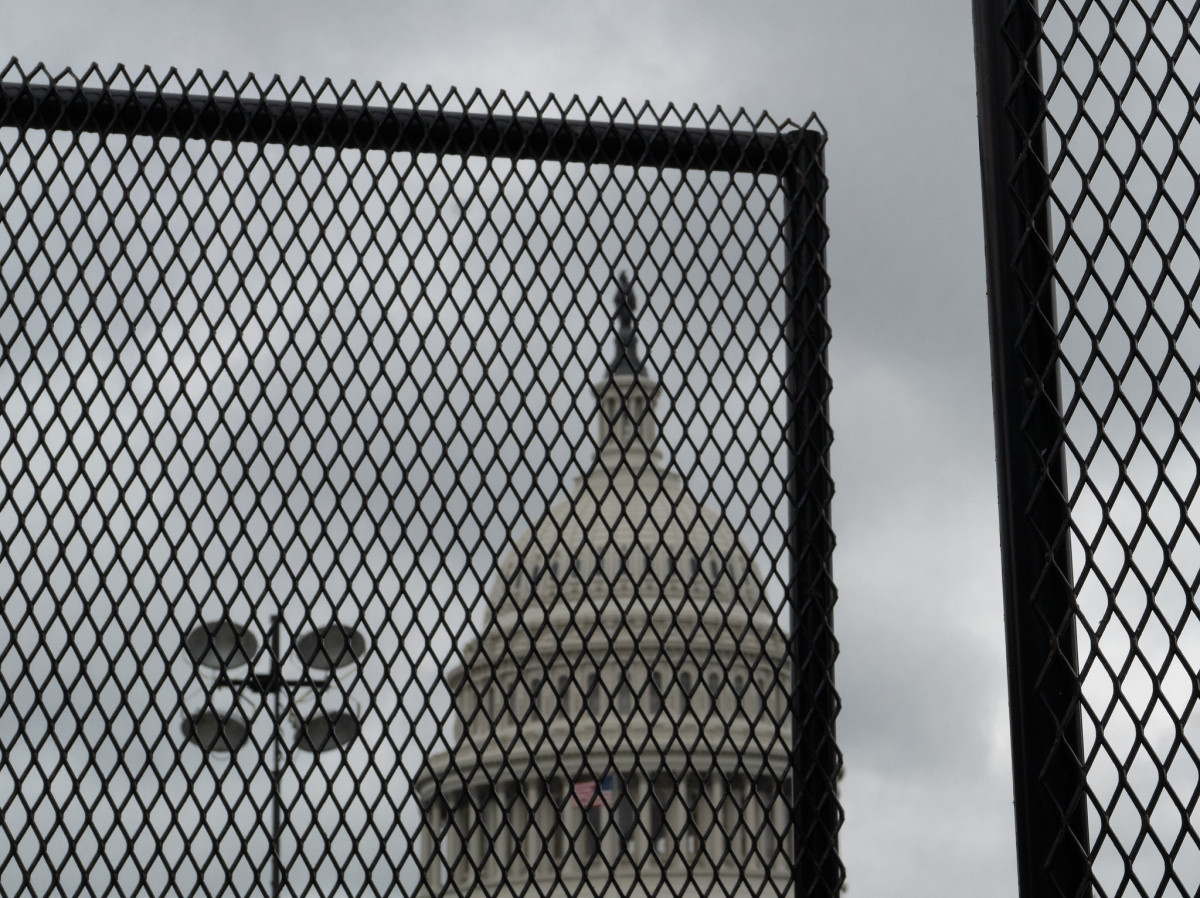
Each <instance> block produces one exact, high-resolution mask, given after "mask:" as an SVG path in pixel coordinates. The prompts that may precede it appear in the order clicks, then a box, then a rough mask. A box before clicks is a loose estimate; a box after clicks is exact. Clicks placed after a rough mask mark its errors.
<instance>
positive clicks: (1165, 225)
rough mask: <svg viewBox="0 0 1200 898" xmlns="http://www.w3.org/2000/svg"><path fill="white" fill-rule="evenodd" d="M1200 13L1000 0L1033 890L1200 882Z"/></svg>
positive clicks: (1011, 539)
mask: <svg viewBox="0 0 1200 898" xmlns="http://www.w3.org/2000/svg"><path fill="white" fill-rule="evenodd" d="M1197 11H1198V8H1197V6H1196V5H1195V4H1191V3H1183V2H1159V3H1143V2H1108V0H1101V2H1080V0H1050V2H1042V3H1034V2H1030V0H1017V2H990V0H981V2H976V4H975V14H976V36H977V51H978V60H979V84H980V110H981V124H982V126H981V134H982V137H983V147H982V155H983V162H984V195H985V205H986V207H987V224H988V254H989V293H990V303H991V308H992V335H993V362H994V372H995V381H994V382H995V384H996V408H997V437H998V446H999V456H1000V480H1001V512H1002V514H1001V518H1002V531H1003V535H1004V538H1003V542H1004V547H1005V575H1006V610H1007V615H1008V630H1009V659H1010V660H1009V665H1010V685H1011V695H1012V721H1013V747H1014V770H1015V779H1016V787H1017V830H1018V849H1019V857H1020V870H1021V881H1022V894H1024V895H1028V896H1033V895H1037V896H1043V895H1044V896H1059V895H1070V896H1076V895H1092V894H1094V895H1104V896H1116V895H1132V894H1138V895H1156V896H1159V895H1180V896H1183V895H1194V894H1195V893H1196V890H1197V888H1198V887H1200V833H1198V830H1197V828H1196V824H1195V809H1196V806H1197V801H1198V800H1200V754H1198V749H1200V731H1198V730H1197V726H1198V725H1200V721H1198V719H1197V697H1198V695H1200V692H1198V688H1200V687H1198V685H1197V683H1198V675H1200V674H1198V663H1200V662H1198V660H1197V659H1198V658H1200V654H1198V649H1200V606H1198V605H1197V588H1198V585H1200V530H1198V529H1197V524H1196V522H1195V519H1194V515H1193V505H1194V502H1195V499H1196V495H1197V489H1198V486H1200V435H1198V434H1197V431H1196V425H1197V407H1196V397H1197V379H1198V377H1200V316H1198V315H1197V310H1196V305H1195V297H1196V295H1197V289H1198V286H1200V244H1198V243H1197V239H1196V237H1195V234H1194V233H1193V232H1194V220H1195V214H1196V211H1195V210H1196V206H1197V200H1198V199H1200V184H1198V180H1197V165H1198V164H1200V145H1198V144H1197V141H1198V140H1200V136H1198V135H1197V121H1196V119H1197V113H1196V84H1197V83H1200V82H1198V81H1197V78H1198V76H1200V42H1198V41H1197V39H1196V35H1195V33H1194V28H1193V23H1194V21H1195V19H1196V14H1197Z"/></svg>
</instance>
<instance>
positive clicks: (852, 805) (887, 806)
mask: <svg viewBox="0 0 1200 898" xmlns="http://www.w3.org/2000/svg"><path fill="white" fill-rule="evenodd" d="M0 21H3V22H4V26H3V28H2V29H0V58H7V57H8V56H10V55H14V56H16V57H18V58H19V59H20V60H21V62H22V63H23V65H24V66H25V67H27V68H28V67H31V66H32V65H33V64H35V63H39V62H40V63H45V64H46V65H47V66H48V67H49V68H50V69H51V70H57V69H60V68H63V67H67V66H71V67H75V68H76V69H80V70H81V69H83V68H84V67H86V65H87V64H88V63H90V62H93V61H94V62H98V63H99V64H100V66H101V68H102V69H108V68H111V67H112V66H114V65H115V64H118V63H123V64H125V65H127V66H129V67H131V68H134V69H136V68H140V67H141V66H143V65H146V64H148V65H150V66H152V67H153V68H154V69H155V70H156V71H159V72H163V71H165V70H166V69H167V68H169V67H172V66H174V67H176V68H178V69H180V70H181V71H182V72H183V73H185V74H187V73H190V72H191V71H193V70H195V69H197V68H201V69H203V70H205V71H206V72H207V73H209V74H210V75H215V74H217V73H219V72H220V71H222V70H227V71H229V72H230V73H231V74H232V75H234V76H235V80H236V79H237V78H238V77H239V76H242V75H245V74H248V73H254V74H257V75H258V76H260V77H265V76H270V75H273V74H279V75H282V76H283V78H284V80H285V81H287V80H290V79H294V78H296V77H298V76H305V77H307V78H309V79H313V80H319V79H322V78H325V77H328V78H330V79H332V81H333V82H334V84H335V85H342V84H344V83H345V82H347V81H348V80H350V79H356V80H357V81H358V82H359V83H360V84H371V83H373V82H375V81H379V82H382V84H383V85H384V86H385V88H387V89H389V90H390V89H393V88H395V87H396V86H398V85H399V84H401V83H407V84H409V85H410V86H414V87H419V86H421V85H424V84H427V83H428V84H431V85H433V86H434V88H435V89H437V90H439V91H444V90H445V89H447V88H449V87H451V86H456V87H458V88H460V89H461V90H464V91H469V90H471V89H474V88H481V89H482V90H483V91H484V92H485V93H495V92H497V91H499V90H501V89H503V90H506V91H508V92H509V93H510V94H520V93H523V92H525V91H529V92H530V93H531V94H533V96H534V97H542V96H544V95H546V94H548V93H555V94H557V95H558V96H559V97H560V98H561V99H566V98H569V97H571V96H573V95H579V96H580V97H581V98H583V99H584V101H585V103H586V102H587V101H588V100H590V99H591V98H593V97H596V96H601V97H604V98H605V99H607V100H610V101H616V100H617V99H619V98H621V97H625V98H628V99H629V100H630V101H632V102H633V104H634V105H635V107H636V106H637V105H639V103H640V102H641V101H643V100H650V101H652V102H653V103H654V104H656V105H663V104H665V103H667V102H674V103H676V104H679V105H682V106H685V107H686V106H689V105H691V104H693V103H695V104H698V105H699V106H700V107H701V108H702V109H710V108H712V107H714V106H717V105H720V106H723V107H725V108H726V109H727V110H731V111H732V110H737V109H738V108H742V107H744V108H745V109H746V110H747V111H748V112H750V113H751V115H754V114H756V113H757V112H758V111H759V110H763V109H765V110H767V111H769V112H770V113H771V114H772V115H773V116H775V117H776V118H780V119H782V118H785V117H791V118H792V119H795V120H797V121H803V120H804V119H805V118H806V117H807V115H808V114H809V112H810V111H815V112H816V113H817V114H818V115H819V116H820V118H821V120H822V121H823V122H824V124H825V126H826V127H827V128H828V131H829V135H830V139H829V145H828V148H827V168H828V172H829V177H830V193H829V198H828V217H829V222H830V227H831V242H830V246H829V269H830V274H831V277H832V281H833V288H832V293H831V295H830V305H829V308H830V318H831V322H832V327H833V334H834V340H833V344H832V348H831V351H830V364H831V367H832V372H833V378H834V386H835V391H834V394H833V400H832V412H833V422H834V426H835V434H836V440H837V442H836V444H835V448H834V456H833V465H834V475H835V478H836V481H837V488H838V493H837V498H836V501H835V505H834V514H835V521H834V522H835V527H836V531H837V534H838V543H839V545H838V550H837V554H836V556H835V571H836V575H837V580H838V586H839V591H840V600H839V605H838V610H837V617H836V624H837V633H838V637H839V639H840V642H841V647H842V655H841V659H840V661H839V665H838V669H837V677H838V684H839V688H840V692H841V694H842V698H843V703H844V710H843V712H842V716H841V719H840V723H839V736H840V742H841V745H842V748H843V751H844V753H845V761H846V777H845V780H844V782H843V792H842V801H843V804H844V806H845V810H846V816H847V819H846V824H845V828H844V829H843V832H842V853H843V857H844V860H845V863H846V866H847V869H848V883H849V887H850V894H851V895H864V896H865V895H871V896H883V895H894V896H907V895H924V896H956V898H957V896H961V895H967V894H970V895H978V896H993V895H994V896H1000V895H1012V894H1014V893H1015V889H1016V882H1015V870H1014V861H1013V854H1014V850H1013V838H1012V814H1011V785H1010V777H1009V767H1008V746H1007V738H1008V737H1007V717H1006V714H1007V711H1006V700H1005V684H1004V658H1003V641H1002V615H1001V596H1000V582H999V568H998V546H997V523H996V521H997V516H996V501H995V469H994V463H993V445H992V430H991V396H990V391H989V372H988V350H987V334H986V307H985V286H984V277H983V250H982V225H981V212H980V199H979V173H978V151H977V145H976V124H975V98H974V70H973V47H972V35H971V29H970V18H969V4H967V3H964V2H961V0H920V2H914V3H904V4H900V3H894V2H888V0H837V2H833V0H826V2H821V3H815V2H809V0H799V2H797V0H789V2H784V0H777V2H768V0H741V2H737V3H733V2H728V3H714V2H704V3H701V2H693V3H686V2H679V0H654V2H644V0H643V2H632V0H618V2H613V3H606V4H577V3H569V2H559V3H549V2H532V0H510V2H507V3H498V2H483V0H476V2H462V3H455V2H443V3H432V2H422V3H417V2H411V0H391V2H354V0H345V2H341V3H313V2H311V0H292V2H288V3H282V2H268V0H252V2H245V0H239V2H231V0H208V2H205V3H185V2H162V0H158V2H149V0H121V2H113V3H109V4H101V3H95V2H85V0H65V2H57V3H46V4H36V5H35V4H30V3H27V2H17V0H0Z"/></svg>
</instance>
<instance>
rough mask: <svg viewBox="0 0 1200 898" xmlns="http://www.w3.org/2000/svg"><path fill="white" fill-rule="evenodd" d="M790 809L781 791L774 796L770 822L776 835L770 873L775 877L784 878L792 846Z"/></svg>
mask: <svg viewBox="0 0 1200 898" xmlns="http://www.w3.org/2000/svg"><path fill="white" fill-rule="evenodd" d="M790 816H791V808H789V807H788V799H787V796H786V795H785V794H783V791H782V789H781V790H780V794H778V795H776V796H775V800H774V801H773V802H772V804H771V822H772V823H773V824H774V829H775V832H776V833H777V834H778V835H777V836H776V837H775V838H776V839H777V840H778V841H777V842H776V849H775V860H774V863H772V865H771V871H772V873H774V874H775V875H777V876H786V875H787V870H788V865H789V863H790V860H789V852H790V851H791V845H792V827H791V824H790Z"/></svg>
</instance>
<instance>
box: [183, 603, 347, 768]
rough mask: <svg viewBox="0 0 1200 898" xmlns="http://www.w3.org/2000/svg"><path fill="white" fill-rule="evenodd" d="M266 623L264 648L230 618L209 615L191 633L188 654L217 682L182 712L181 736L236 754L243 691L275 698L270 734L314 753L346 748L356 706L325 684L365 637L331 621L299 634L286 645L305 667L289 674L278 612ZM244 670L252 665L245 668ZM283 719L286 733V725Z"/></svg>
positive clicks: (245, 723)
mask: <svg viewBox="0 0 1200 898" xmlns="http://www.w3.org/2000/svg"><path fill="white" fill-rule="evenodd" d="M270 629H271V636H270V645H269V646H261V645H260V642H259V639H258V637H257V636H256V635H255V634H254V632H253V631H252V629H251V628H250V627H249V625H247V624H245V623H240V622H237V621H233V620H230V619H228V618H222V619H219V620H215V621H206V622H204V623H201V624H200V625H199V626H197V627H195V628H194V629H193V630H192V631H191V632H190V633H188V635H187V638H186V639H185V640H184V645H185V647H186V649H187V652H188V655H189V656H190V657H191V659H192V661H193V662H194V663H195V664H196V665H197V667H198V668H200V669H201V670H202V671H205V672H207V673H208V674H210V675H211V676H214V677H215V680H214V681H213V682H212V687H213V688H211V689H210V690H208V692H207V694H206V696H205V699H204V700H203V702H201V703H200V704H199V705H197V706H194V707H190V708H188V709H186V710H185V711H184V717H183V721H182V731H183V735H184V737H185V738H186V739H187V740H188V741H189V742H192V743H193V744H195V745H198V746H199V747H200V748H201V749H203V750H204V751H206V752H220V753H233V752H236V751H237V750H238V749H239V748H241V747H242V746H243V745H244V744H245V743H246V742H247V740H248V739H249V738H250V732H251V723H250V719H251V718H250V716H249V715H248V714H247V713H246V711H245V709H244V708H243V695H244V694H245V693H246V692H251V693H254V694H256V695H258V696H260V697H261V698H262V699H264V700H265V699H266V697H267V696H274V697H275V702H274V705H275V713H274V715H273V716H274V719H275V724H276V733H275V734H274V735H275V738H277V739H280V740H283V741H285V742H287V743H288V744H290V745H291V746H292V747H294V748H296V749H299V750H301V751H307V752H312V753H320V752H325V751H329V750H331V749H334V748H345V747H347V746H349V745H350V744H351V743H353V742H354V740H355V739H357V738H358V734H359V731H360V729H361V722H360V720H359V716H358V712H357V710H356V709H355V708H354V707H353V706H352V705H351V704H350V703H349V702H348V701H347V700H346V699H345V697H344V696H345V690H344V689H330V688H329V687H330V686H331V685H333V684H335V683H337V682H338V678H339V675H340V674H343V673H345V672H347V671H349V670H351V669H352V666H355V665H357V664H358V662H359V661H360V659H361V658H362V657H363V656H364V654H365V653H366V650H367V640H366V637H365V636H363V634H362V633H361V632H360V631H359V630H356V629H354V628H352V627H348V626H346V625H345V624H342V623H339V622H336V621H335V622H333V623H330V624H327V625H325V626H323V627H319V628H317V629H314V630H309V631H307V632H304V633H301V634H300V635H299V637H297V638H296V640H295V644H294V646H293V647H292V649H291V651H292V652H294V654H295V656H296V658H297V659H298V660H299V662H300V664H301V665H303V672H302V673H301V674H300V675H299V676H298V677H293V678H288V677H285V676H284V673H283V662H284V660H285V655H284V653H283V652H282V651H281V649H280V632H279V631H280V623H279V619H278V617H275V618H272V621H271V627H270ZM245 668H249V670H248V671H246V672H243V670H244V669H245ZM305 706H308V707H305ZM281 709H282V711H284V712H286V713H281ZM285 718H286V720H287V722H288V724H289V726H288V728H287V729H288V730H289V733H288V734H286V736H289V737H290V738H285V733H284V731H283V723H284V719H285Z"/></svg>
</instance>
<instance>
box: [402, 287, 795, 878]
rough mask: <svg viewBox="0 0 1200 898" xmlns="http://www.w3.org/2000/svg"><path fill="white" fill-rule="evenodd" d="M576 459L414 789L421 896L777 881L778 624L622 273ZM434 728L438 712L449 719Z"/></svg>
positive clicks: (456, 674) (464, 670) (465, 669)
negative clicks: (680, 429) (700, 488)
mask: <svg viewBox="0 0 1200 898" xmlns="http://www.w3.org/2000/svg"><path fill="white" fill-rule="evenodd" d="M616 294H617V295H616V304H617V310H616V314H617V327H616V345H615V347H614V351H613V355H612V357H611V360H604V359H601V360H598V362H597V368H598V369H599V370H598V372H597V375H598V379H597V380H596V382H595V383H593V385H592V386H593V390H594V391H595V396H596V402H597V409H596V411H595V413H594V415H593V418H592V420H593V424H592V434H593V440H594V449H592V448H588V449H585V450H583V451H584V452H585V453H586V454H587V456H589V457H587V458H584V459H582V468H583V474H582V476H580V477H578V478H576V479H575V480H574V481H573V482H571V483H569V484H564V486H563V488H562V489H561V491H560V495H559V497H558V498H557V499H556V500H555V502H554V504H552V505H551V507H550V509H549V510H548V511H547V512H546V513H545V515H544V517H543V518H542V520H541V521H540V523H538V524H537V525H536V526H534V527H533V528H531V529H530V530H529V531H527V532H525V533H523V534H521V535H519V536H517V537H516V538H515V540H514V541H513V544H512V546H511V548H510V549H509V550H508V552H507V554H506V555H505V556H504V557H503V558H502V559H501V560H500V562H499V564H498V566H497V569H496V574H495V576H494V578H493V580H492V582H491V583H490V584H489V586H488V590H487V602H488V608H487V618H486V620H485V622H484V623H483V625H482V626H481V627H480V629H479V630H478V632H477V634H476V635H475V636H474V637H473V638H472V639H471V641H470V643H469V644H467V645H463V646H460V649H461V658H462V659H463V660H462V664H461V666H459V667H457V668H455V669H451V670H449V671H448V672H447V673H446V677H447V683H448V686H449V691H450V694H451V696H452V697H453V698H452V700H453V703H454V705H453V719H454V727H455V729H454V732H453V736H452V739H451V742H452V748H451V749H450V750H449V751H443V752H441V753H439V754H436V755H434V756H433V757H431V758H430V759H429V761H428V762H427V764H426V765H425V767H424V768H423V770H422V771H421V773H420V775H419V777H418V780H417V783H416V791H417V795H418V796H419V799H420V803H421V807H422V811H423V813H424V815H425V816H424V825H423V827H422V836H421V844H420V848H419V851H420V857H421V863H422V877H423V884H422V888H421V891H420V894H421V895H422V896H424V898H430V896H435V895H479V896H485V895H488V896H490V895H513V896H515V895H529V896H550V895H563V896H567V895H578V894H595V895H614V896H615V895H654V894H659V895H671V896H676V898H678V896H682V895H692V896H702V895H703V896H730V895H745V896H751V895H779V894H783V893H784V892H787V891H790V890H791V889H792V888H793V883H792V882H791V879H790V869H791V863H790V853H791V850H792V848H791V843H792V838H793V837H792V831H791V824H790V808H789V805H790V799H789V797H788V796H789V794H790V791H791V782H790V780H789V779H788V777H789V775H790V774H789V770H788V752H789V748H790V746H791V741H792V740H791V726H790V723H789V714H788V709H787V702H788V693H789V689H788V667H787V660H786V659H787V646H786V639H785V634H784V632H783V630H782V628H781V626H780V624H779V622H778V620H777V612H776V611H775V609H773V608H772V607H771V606H770V605H769V604H768V603H767V602H766V601H765V598H764V583H763V577H762V573H761V571H760V570H758V569H756V567H755V564H754V562H753V561H752V554H751V552H750V551H749V550H748V549H747V548H746V547H745V546H744V545H743V544H742V542H741V541H740V540H739V538H738V534H737V533H736V532H735V531H734V529H733V528H732V526H731V525H730V524H729V523H728V522H727V521H726V519H725V518H724V517H723V516H722V514H721V513H720V511H719V509H714V508H711V507H708V506H706V505H703V504H701V503H700V502H698V501H697V500H696V498H694V496H693V495H692V493H691V492H690V491H689V490H688V487H687V484H686V482H685V481H684V479H683V477H682V476H681V475H680V473H679V472H678V471H677V470H675V468H674V467H673V465H672V462H671V459H670V458H669V455H668V453H667V451H666V448H665V447H664V445H663V442H662V440H661V439H660V435H659V431H658V426H657V423H656V422H657V421H658V420H659V419H660V417H661V416H662V414H663V409H662V408H661V406H662V405H663V400H664V397H663V396H662V395H661V391H660V389H659V384H658V382H657V381H656V379H655V378H654V376H653V375H652V374H651V373H650V370H649V369H648V367H647V366H646V364H645V360H644V359H643V357H642V353H641V351H640V349H639V346H638V339H637V335H636V333H635V329H634V314H633V313H634V302H635V299H634V295H633V289H632V287H631V285H630V283H629V281H628V279H627V278H626V277H622V278H621V279H620V281H619V282H618V287H617V291H616ZM448 725H449V724H448Z"/></svg>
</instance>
